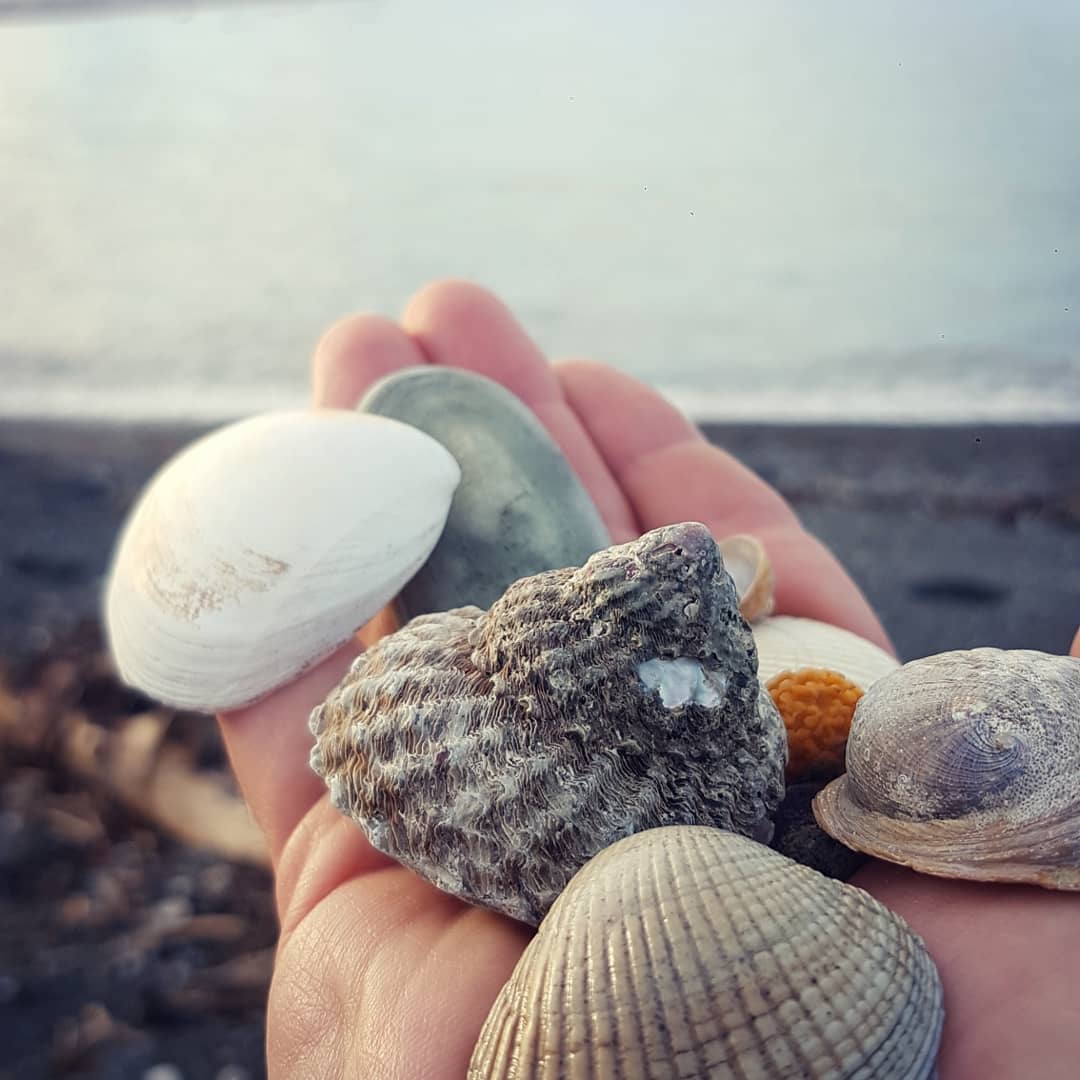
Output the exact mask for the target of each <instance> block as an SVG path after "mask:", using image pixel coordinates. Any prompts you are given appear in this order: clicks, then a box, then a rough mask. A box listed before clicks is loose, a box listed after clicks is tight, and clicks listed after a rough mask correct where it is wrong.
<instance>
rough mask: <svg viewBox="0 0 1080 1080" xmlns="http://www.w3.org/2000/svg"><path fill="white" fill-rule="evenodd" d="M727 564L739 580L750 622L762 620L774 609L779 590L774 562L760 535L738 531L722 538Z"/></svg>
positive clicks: (737, 585) (742, 606) (742, 604)
mask: <svg viewBox="0 0 1080 1080" xmlns="http://www.w3.org/2000/svg"><path fill="white" fill-rule="evenodd" d="M720 551H721V553H722V554H723V556H724V566H725V567H726V568H727V572H728V573H729V574H730V575H731V576H732V579H733V580H734V582H735V591H736V592H737V593H738V594H739V610H740V611H741V612H742V614H743V618H744V619H746V621H747V622H750V623H755V622H760V621H761V620H762V619H764V618H767V617H768V616H769V615H771V614H772V612H773V607H774V604H775V599H776V597H775V589H774V584H775V583H774V581H773V571H772V564H771V563H770V562H769V557H768V555H766V554H765V548H764V547H763V546H762V543H761V541H760V540H758V538H757V537H756V536H749V535H747V534H745V533H737V534H736V535H734V536H725V537H724V539H723V540H721V541H720Z"/></svg>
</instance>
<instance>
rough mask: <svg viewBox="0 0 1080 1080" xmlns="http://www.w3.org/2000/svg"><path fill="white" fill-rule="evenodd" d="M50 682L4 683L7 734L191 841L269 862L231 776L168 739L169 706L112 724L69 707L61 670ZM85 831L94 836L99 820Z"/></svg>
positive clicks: (2, 730) (70, 825)
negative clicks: (19, 689) (17, 687)
mask: <svg viewBox="0 0 1080 1080" xmlns="http://www.w3.org/2000/svg"><path fill="white" fill-rule="evenodd" d="M43 682H44V685H41V686H38V687H35V688H33V689H30V690H27V691H25V692H23V693H16V692H13V691H12V690H11V689H10V688H7V687H4V686H0V740H2V741H3V742H6V743H8V744H9V745H12V746H16V747H21V748H22V749H25V750H29V749H36V750H43V751H47V752H49V753H50V755H51V756H53V757H55V758H57V759H58V760H59V763H60V764H61V765H62V766H63V767H64V768H65V769H67V770H68V771H69V772H71V773H72V774H74V775H75V776H77V777H79V778H80V779H81V780H82V781H83V782H84V783H86V784H88V785H92V786H94V787H96V788H98V789H99V790H104V791H105V792H106V793H107V794H108V795H109V796H111V797H112V798H114V799H117V800H118V801H119V802H121V803H122V804H123V805H124V806H125V807H127V808H128V809H129V810H132V811H134V812H135V813H137V814H139V815H141V816H143V817H145V818H147V819H148V820H149V821H151V822H153V823H154V824H156V825H158V826H159V827H161V828H162V829H164V830H166V831H167V832H169V833H171V834H172V835H173V836H175V837H177V838H178V839H180V840H182V841H183V842H184V843H187V844H190V845H192V846H194V847H199V848H204V849H207V850H210V851H214V852H216V853H218V854H220V855H223V856H225V857H226V858H229V859H233V860H238V861H242V862H246V863H250V864H252V865H255V866H260V867H266V866H269V862H270V860H269V855H268V853H267V850H266V844H265V841H264V840H263V837H262V834H261V833H260V832H259V830H258V827H257V826H256V825H255V823H254V821H253V820H252V818H251V815H250V813H249V812H248V809H247V806H246V805H245V804H244V801H243V799H241V798H240V797H239V796H238V795H236V794H234V793H233V792H232V791H230V790H229V789H228V786H227V782H226V777H225V775H224V774H222V773H220V772H216V771H214V770H206V769H200V768H198V766H197V763H196V761H195V758H194V754H193V752H192V750H191V749H190V747H188V746H186V745H184V744H183V743H181V742H174V741H170V740H169V739H168V738H167V734H168V731H169V727H170V725H171V723H172V720H173V716H172V715H171V714H170V713H169V712H168V711H166V710H157V709H153V710H148V711H144V712H140V713H136V714H135V715H132V716H127V717H122V718H120V719H119V720H118V721H117V722H116V723H115V724H114V725H112V726H108V727H107V726H105V725H104V724H101V723H97V722H96V721H94V720H92V719H90V717H89V716H88V715H87V714H86V712H84V711H83V710H82V709H79V708H71V707H64V706H63V704H62V699H63V695H62V693H57V685H58V684H59V685H60V686H61V687H62V685H63V679H62V678H61V677H60V676H59V675H58V674H56V673H53V675H52V677H51V678H46V679H45V680H43ZM60 813H61V814H62V813H63V811H62V810H61V811H60ZM65 824H66V826H67V828H66V831H67V832H68V833H69V834H71V835H72V836H73V837H75V836H77V835H78V833H79V829H78V827H77V823H76V822H75V821H69V822H66V823H65ZM85 835H86V837H87V840H89V839H90V838H92V835H93V825H92V824H87V825H86V826H85Z"/></svg>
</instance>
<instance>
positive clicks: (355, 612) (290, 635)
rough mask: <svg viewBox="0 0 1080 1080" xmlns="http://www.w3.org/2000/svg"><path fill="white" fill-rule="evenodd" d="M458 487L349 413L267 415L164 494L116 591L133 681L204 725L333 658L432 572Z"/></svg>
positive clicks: (130, 535) (120, 660) (398, 441)
mask: <svg viewBox="0 0 1080 1080" xmlns="http://www.w3.org/2000/svg"><path fill="white" fill-rule="evenodd" d="M460 478H461V472H460V469H459V468H458V465H457V462H456V461H455V460H454V458H453V457H452V456H451V455H450V454H449V452H448V451H447V450H446V449H445V448H444V447H443V446H441V445H440V444H439V443H437V442H436V441H435V440H434V439H432V438H430V437H429V436H427V435H425V434H424V433H423V432H420V431H417V430H416V429H415V428H412V427H409V426H408V425H406V424H401V423H398V422H397V421H394V420H387V419H384V418H382V417H376V416H370V415H364V414H361V413H356V412H352V411H343V410H342V411H339V410H318V411H305V412H284V413H270V414H267V415H263V416H257V417H253V418H252V419H249V420H244V421H241V422H240V423H237V424H232V425H229V426H228V427H225V428H221V429H219V430H218V431H215V432H213V433H212V434H210V435H208V436H206V437H205V438H203V439H200V440H199V441H198V442H196V443H194V444H192V445H191V446H189V447H188V448H186V449H185V450H183V451H182V452H181V453H180V454H178V455H177V456H176V457H175V458H173V459H172V461H170V462H168V463H167V464H166V465H165V466H164V467H163V468H162V470H161V471H160V472H159V473H158V474H157V475H156V476H155V477H154V478H153V480H152V481H151V482H150V484H149V486H148V487H147V489H146V490H145V491H144V493H143V494H142V496H141V498H140V499H139V502H138V503H137V505H136V506H135V508H134V510H133V511H132V513H131V515H130V517H129V518H128V521H127V523H126V525H125V528H124V531H123V533H122V535H121V538H120V542H119V545H118V547H117V550H116V554H115V556H114V560H113V566H112V570H111V572H110V576H109V581H108V584H107V587H106V605H105V618H106V627H107V631H108V636H109V644H110V647H111V650H112V654H113V657H114V659H115V661H116V664H117V666H118V668H119V671H120V675H121V677H122V678H123V679H124V680H125V681H126V682H128V683H130V684H131V685H133V686H136V687H138V688H139V689H140V690H143V691H144V692H145V693H147V694H149V695H150V696H151V697H153V698H156V699H157V700H158V701H162V702H165V703H166V704H169V705H175V706H178V707H181V708H190V709H198V710H202V711H206V712H213V711H220V710H222V709H230V708H236V707H238V706H241V705H245V704H249V703H250V702H252V701H255V700H256V699H258V698H260V697H263V696H265V695H266V694H267V693H269V692H270V691H271V690H273V689H274V688H276V687H278V686H282V685H284V684H285V683H287V682H289V681H290V680H291V679H293V678H295V676H296V675H297V674H299V673H300V672H301V671H303V670H305V669H306V668H308V667H310V666H312V665H313V664H315V663H317V662H318V661H319V660H321V659H322V658H324V657H325V656H327V655H329V654H330V653H331V652H333V651H334V649H335V648H337V647H338V646H339V645H341V644H342V643H343V642H345V641H346V640H348V638H349V636H350V635H351V634H352V633H353V632H354V631H355V630H356V629H357V628H358V627H359V626H361V625H362V624H363V623H365V622H366V621H367V620H368V619H370V618H371V617H372V616H373V615H374V614H375V613H376V612H377V611H378V610H379V609H380V608H381V607H382V606H383V605H384V604H386V603H387V602H388V601H389V600H391V599H392V598H393V597H394V595H395V594H396V593H397V592H398V590H399V589H400V588H401V586H402V585H403V584H404V583H405V582H406V581H408V580H409V578H411V577H412V576H413V574H415V573H416V571H417V570H418V569H419V568H420V566H421V565H423V563H424V561H425V560H426V559H427V557H428V555H429V554H430V553H431V550H432V548H433V547H434V546H435V543H436V541H437V540H438V538H439V534H440V533H441V532H442V529H443V526H444V524H445V523H446V517H447V514H448V513H449V509H450V501H451V498H452V497H453V494H454V489H455V488H456V487H457V485H458V481H459V480H460Z"/></svg>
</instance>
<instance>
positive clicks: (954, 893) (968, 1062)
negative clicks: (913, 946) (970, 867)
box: [852, 860, 1080, 1078]
mask: <svg viewBox="0 0 1080 1080" xmlns="http://www.w3.org/2000/svg"><path fill="white" fill-rule="evenodd" d="M852 883H853V884H855V885H858V886H859V887H861V888H863V889H865V890H866V891H867V892H869V893H870V894H871V895H872V896H874V897H875V898H876V899H877V900H879V901H880V902H881V903H883V904H884V905H885V906H886V907H888V908H889V909H890V910H891V911H894V912H895V913H896V914H898V915H900V916H901V917H902V918H903V919H905V920H906V921H907V922H908V924H909V925H910V926H911V928H912V929H913V930H914V931H915V932H916V933H917V934H919V936H920V937H922V939H923V941H924V942H925V943H926V947H927V949H928V950H929V952H930V955H931V956H932V957H933V958H934V962H935V964H936V965H937V968H938V971H939V973H940V975H941V981H942V986H943V988H944V991H945V1028H944V1030H943V1032H942V1040H941V1052H940V1054H939V1055H938V1060H937V1066H938V1070H939V1072H940V1075H941V1076H942V1078H945V1077H983V1076H1026V1075H1028V1066H1029V1065H1030V1062H1031V1061H1032V1055H1033V1054H1035V1055H1037V1058H1038V1061H1039V1063H1040V1066H1041V1067H1043V1068H1041V1069H1040V1071H1039V1075H1040V1076H1062V1077H1064V1076H1073V1075H1075V1063H1076V1059H1077V1054H1078V1053H1080V1029H1078V1028H1077V1025H1076V1023H1075V1022H1070V1020H1071V1017H1070V1015H1069V1014H1070V1012H1072V1013H1073V1014H1075V1009H1074V1008H1073V1007H1072V1005H1071V1003H1072V1002H1073V1001H1074V1000H1075V998H1074V994H1073V987H1074V984H1075V962H1074V960H1073V959H1072V958H1073V957H1075V956H1077V955H1080V906H1078V905H1077V904H1076V901H1075V899H1074V898H1073V897H1072V896H1071V895H1070V894H1069V893H1065V892H1053V891H1052V890H1048V889H1038V888H1034V887H1032V886H1029V885H1006V884H1002V883H993V884H987V883H983V882H975V881H951V880H947V879H944V878H933V877H929V876H927V875H924V874H917V873H915V872H914V871H912V870H909V869H907V868H906V867H901V866H893V865H891V864H889V863H882V862H878V861H877V860H871V862H870V863H868V864H867V865H866V866H865V867H863V868H862V869H861V870H859V871H858V873H856V875H855V876H854V878H853V879H852ZM988 942H992V943H993V947H992V948H987V943H988ZM1065 1063H1068V1066H1066V1064H1065Z"/></svg>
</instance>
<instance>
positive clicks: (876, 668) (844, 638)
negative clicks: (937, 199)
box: [750, 615, 900, 690]
mask: <svg viewBox="0 0 1080 1080" xmlns="http://www.w3.org/2000/svg"><path fill="white" fill-rule="evenodd" d="M750 629H751V630H752V631H753V633H754V643H755V644H756V645H757V650H758V681H759V682H760V683H761V684H762V686H764V685H766V684H767V683H768V682H769V681H770V680H772V679H773V678H775V677H776V676H777V675H779V674H780V672H782V671H799V670H801V669H803V668H826V669H827V670H829V671H838V672H839V673H840V674H841V675H843V676H845V677H846V678H847V679H848V680H849V681H850V682H853V683H854V684H855V685H856V686H858V687H859V688H860V689H861V690H868V689H869V688H870V687H871V686H872V685H873V684H874V683H875V682H877V680H878V679H880V678H882V677H883V676H885V675H888V674H889V672H891V671H895V670H896V669H897V668H898V667H899V666H900V661H899V660H897V659H896V657H894V656H891V655H890V654H889V653H887V652H886V651H885V650H884V649H882V648H879V647H878V646H877V645H875V644H874V643H873V642H870V641H867V640H866V639H865V638H861V637H859V635H858V634H853V633H852V632H851V631H850V630H842V629H840V627H838V626H830V625H829V624H828V623H823V622H818V621H817V620H816V619H801V618H797V617H795V616H792V615H775V616H773V617H772V618H770V619H765V620H763V621H762V622H759V623H755V624H754V625H753V626H751V628H750Z"/></svg>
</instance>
